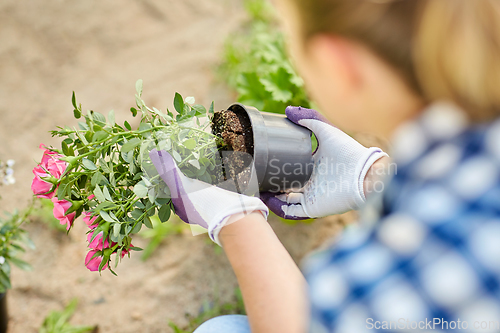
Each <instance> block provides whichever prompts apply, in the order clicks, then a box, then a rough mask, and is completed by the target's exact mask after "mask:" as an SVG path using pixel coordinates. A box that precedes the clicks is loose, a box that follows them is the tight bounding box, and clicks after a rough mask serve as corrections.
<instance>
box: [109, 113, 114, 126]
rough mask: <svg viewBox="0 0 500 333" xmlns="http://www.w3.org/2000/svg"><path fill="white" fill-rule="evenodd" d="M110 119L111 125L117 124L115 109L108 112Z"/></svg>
mask: <svg viewBox="0 0 500 333" xmlns="http://www.w3.org/2000/svg"><path fill="white" fill-rule="evenodd" d="M108 121H109V124H110V125H111V127H113V126H115V111H113V110H111V111H109V112H108Z"/></svg>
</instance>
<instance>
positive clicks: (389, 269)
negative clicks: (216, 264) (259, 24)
mask: <svg viewBox="0 0 500 333" xmlns="http://www.w3.org/2000/svg"><path fill="white" fill-rule="evenodd" d="M278 7H279V9H280V11H281V13H282V17H284V18H285V19H284V24H285V27H286V30H287V32H288V36H289V44H290V50H291V54H292V55H293V58H294V60H295V63H296V66H297V68H298V70H299V72H300V73H301V74H302V76H303V78H304V79H305V82H306V85H307V87H308V89H309V90H310V94H311V97H312V98H313V99H314V100H315V101H316V103H317V104H318V105H319V106H320V107H321V109H322V110H323V112H324V116H325V118H324V117H323V116H321V115H320V114H319V113H317V112H316V111H314V110H307V109H302V108H298V107H289V108H288V109H287V116H288V117H289V118H290V120H292V121H294V122H296V123H297V124H300V125H302V126H306V127H308V128H310V129H311V130H312V131H313V132H315V134H316V136H317V137H318V142H319V149H318V150H317V151H316V153H315V155H314V159H315V171H314V173H313V176H312V178H311V180H310V181H309V183H308V184H307V185H306V187H305V188H303V189H302V190H301V191H299V193H289V194H281V195H272V194H264V195H263V196H262V200H263V201H264V202H265V203H266V204H267V206H269V208H270V209H271V210H272V211H274V212H275V213H276V214H278V215H280V216H286V217H287V218H296V219H299V218H306V217H313V218H316V217H321V216H326V215H331V214H337V213H341V212H344V211H346V210H349V209H361V221H360V223H359V228H358V229H356V230H354V231H350V232H346V234H344V235H343V238H342V240H341V241H340V242H339V243H337V244H336V245H335V246H334V247H332V248H331V249H329V250H327V251H324V252H321V253H318V254H315V255H314V256H312V257H311V258H309V259H308V261H307V262H306V264H305V266H304V270H305V275H306V278H307V280H308V288H307V289H308V292H307V293H306V292H305V289H306V282H305V279H304V278H303V275H302V273H301V272H300V271H299V269H298V268H297V266H296V265H295V263H294V262H293V260H292V259H291V258H290V256H289V255H288V253H287V252H286V250H285V249H284V247H283V246H282V244H281V243H280V242H279V240H278V239H277V237H276V236H275V234H274V232H273V230H272V229H271V228H270V227H269V225H268V224H267V222H266V217H267V213H268V210H267V207H266V206H264V205H263V203H262V201H260V200H259V199H257V198H255V197H246V196H243V195H239V194H235V193H231V192H227V191H224V190H222V189H218V188H214V187H210V186H208V185H206V184H203V183H201V182H198V181H194V180H190V179H187V178H186V177H184V176H183V175H182V174H181V173H180V172H179V171H178V169H177V167H176V165H175V163H174V162H173V160H172V159H171V157H170V156H169V155H168V154H166V153H164V152H156V151H153V152H152V153H151V157H152V159H153V161H154V163H155V165H156V167H157V169H158V170H159V172H160V174H161V175H162V178H163V179H164V181H165V182H166V183H167V184H168V186H169V188H171V189H174V191H173V193H174V194H173V196H174V198H173V202H174V205H175V208H176V212H177V214H178V215H179V216H181V218H183V219H184V220H185V221H188V222H190V223H196V224H200V225H203V226H205V227H207V228H208V230H209V233H210V236H211V238H212V239H213V240H214V241H216V242H217V243H219V244H222V246H223V248H224V250H225V252H226V253H227V256H228V258H229V261H230V262H231V264H232V266H233V269H234V271H235V273H236V276H237V278H238V282H239V284H240V287H241V291H242V293H243V298H244V301H245V306H246V310H247V313H248V318H247V317H245V316H223V317H219V318H214V319H212V320H209V321H208V322H206V323H205V324H203V325H202V326H201V327H200V328H199V329H198V330H197V331H196V332H199V333H206V332H233V333H235V332H250V327H251V331H252V332H287V333H290V332H306V331H311V332H333V331H334V332H344V331H346V332H360V331H369V330H373V329H382V330H393V331H396V330H409V329H413V330H415V329H422V330H427V331H430V330H434V329H436V330H437V329H441V330H451V329H456V328H457V327H458V328H460V329H469V330H478V329H485V328H486V327H485V326H488V328H491V329H498V328H497V327H496V326H495V325H496V324H495V322H496V323H497V324H498V321H499V320H500V279H499V277H500V275H499V274H500V245H499V244H500V204H499V203H500V185H499V182H498V179H499V175H500V174H499V166H500V120H498V119H497V118H498V116H499V113H500V92H499V90H498V87H500V1H498V0H474V1H470V0H392V1H391V0H308V1H302V0H280V1H279V3H278ZM326 119H328V120H329V121H331V123H332V124H335V126H338V127H339V128H342V129H345V130H354V131H364V132H371V133H374V134H377V135H379V136H382V137H385V138H387V139H390V140H392V144H393V148H392V151H391V157H392V158H393V160H394V161H395V162H396V164H397V170H395V172H394V175H393V177H392V180H391V182H390V183H389V184H388V185H387V186H386V189H385V190H384V191H383V193H382V194H378V193H375V192H378V191H377V189H376V188H375V187H374V186H373V184H375V182H376V181H377V177H379V175H380V174H383V173H388V171H386V170H388V169H387V164H388V157H387V156H386V154H385V153H383V152H382V151H381V150H380V149H378V148H364V147H362V146H361V145H359V144H358V143H356V142H355V141H354V140H352V139H351V138H350V137H348V136H347V135H345V134H344V133H343V132H341V131H340V130H339V129H337V128H336V127H333V126H331V125H329V123H328V122H327V120H326ZM322 163H335V164H338V165H343V166H346V167H347V169H346V172H343V173H342V174H339V173H336V172H331V173H326V174H325V173H324V172H323V173H322V172H319V171H318V168H319V166H321V165H322ZM333 169H335V168H333ZM327 170H330V169H327ZM337 170H338V169H337ZM381 171H382V172H381ZM333 185H335V186H333ZM366 195H368V197H369V200H368V203H367V204H364V202H365V199H366V198H365V197H366ZM457 325H458V326H457ZM465 326H467V327H465Z"/></svg>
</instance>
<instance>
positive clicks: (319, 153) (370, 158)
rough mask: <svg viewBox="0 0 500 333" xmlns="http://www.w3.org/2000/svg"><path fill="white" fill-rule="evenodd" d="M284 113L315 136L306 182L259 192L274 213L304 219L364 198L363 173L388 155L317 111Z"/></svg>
mask: <svg viewBox="0 0 500 333" xmlns="http://www.w3.org/2000/svg"><path fill="white" fill-rule="evenodd" d="M286 116H287V117H288V119H290V120H291V121H293V122H294V123H295V124H298V125H301V126H304V127H307V128H308V129H310V130H311V131H312V132H313V133H314V134H315V135H316V138H317V139H318V149H317V150H316V152H314V154H313V160H314V168H313V172H312V175H311V178H310V179H309V181H308V182H307V184H306V185H305V186H304V187H303V188H301V189H300V190H298V191H297V192H290V193H283V194H275V193H261V198H262V200H263V201H264V202H265V203H266V205H267V206H268V207H269V209H270V210H271V211H273V212H274V213H275V214H276V215H278V216H280V217H283V218H286V219H290V220H304V219H309V218H318V217H323V216H328V215H334V214H341V213H345V212H347V211H350V210H353V209H358V208H359V207H360V206H361V205H362V204H363V203H364V202H365V201H366V198H365V194H364V190H363V183H364V179H365V176H366V173H367V172H368V170H369V169H370V167H371V166H372V164H373V163H374V162H375V161H377V160H378V159H380V158H382V157H384V156H388V155H387V154H386V153H384V152H383V151H382V150H381V149H380V148H376V147H372V148H366V147H364V146H362V145H361V144H360V143H358V142H357V141H356V140H354V139H353V138H351V137H350V136H349V135H347V134H345V133H344V132H342V131H341V130H339V129H338V128H336V127H335V126H333V125H331V124H330V123H329V122H328V121H327V120H326V119H325V118H324V117H323V116H322V115H321V114H320V113H319V112H317V111H315V110H311V109H305V108H302V107H295V106H289V107H287V108H286Z"/></svg>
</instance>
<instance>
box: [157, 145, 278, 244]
mask: <svg viewBox="0 0 500 333" xmlns="http://www.w3.org/2000/svg"><path fill="white" fill-rule="evenodd" d="M149 156H150V158H151V161H152V162H153V164H154V166H155V168H156V170H157V171H158V173H159V175H160V177H161V178H162V179H163V181H164V182H165V184H167V186H168V187H169V189H170V193H171V198H172V203H173V205H174V208H175V213H176V214H177V215H178V216H179V217H180V218H181V219H182V220H183V221H184V222H186V223H189V224H197V225H200V226H202V227H204V228H206V229H208V234H209V236H210V238H211V239H212V240H213V241H214V242H215V243H217V244H219V245H221V244H220V242H219V232H220V230H221V229H222V227H224V226H225V225H226V224H227V223H230V222H232V221H235V218H236V220H237V219H239V218H242V217H244V216H245V215H248V214H250V213H252V212H254V211H260V212H261V213H262V215H263V216H264V217H265V218H267V215H268V214H269V211H268V209H267V207H266V205H264V203H263V202H262V201H261V200H260V199H259V198H256V197H250V196H246V195H242V194H238V193H235V192H231V191H228V190H224V189H222V188H219V187H217V186H215V185H210V184H208V183H205V182H202V181H199V180H195V179H191V178H188V177H186V176H185V175H184V174H183V173H182V172H181V170H180V169H179V167H178V166H177V164H176V163H175V161H174V159H173V158H172V156H171V155H170V154H169V153H167V152H165V151H163V150H161V151H157V150H156V149H153V150H152V151H151V152H150V153H149ZM231 217H232V218H231ZM230 218H231V219H230Z"/></svg>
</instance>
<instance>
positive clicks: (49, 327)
mask: <svg viewBox="0 0 500 333" xmlns="http://www.w3.org/2000/svg"><path fill="white" fill-rule="evenodd" d="M77 305H78V300H77V299H76V298H74V299H73V300H71V302H70V303H69V304H68V306H66V308H65V309H64V310H62V311H51V312H50V313H49V315H48V316H47V317H45V319H44V321H43V324H42V326H41V327H40V330H39V331H38V332H39V333H91V332H97V327H95V326H73V325H71V324H70V323H69V320H70V318H71V317H72V316H73V313H74V312H75V310H76V306H77Z"/></svg>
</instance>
